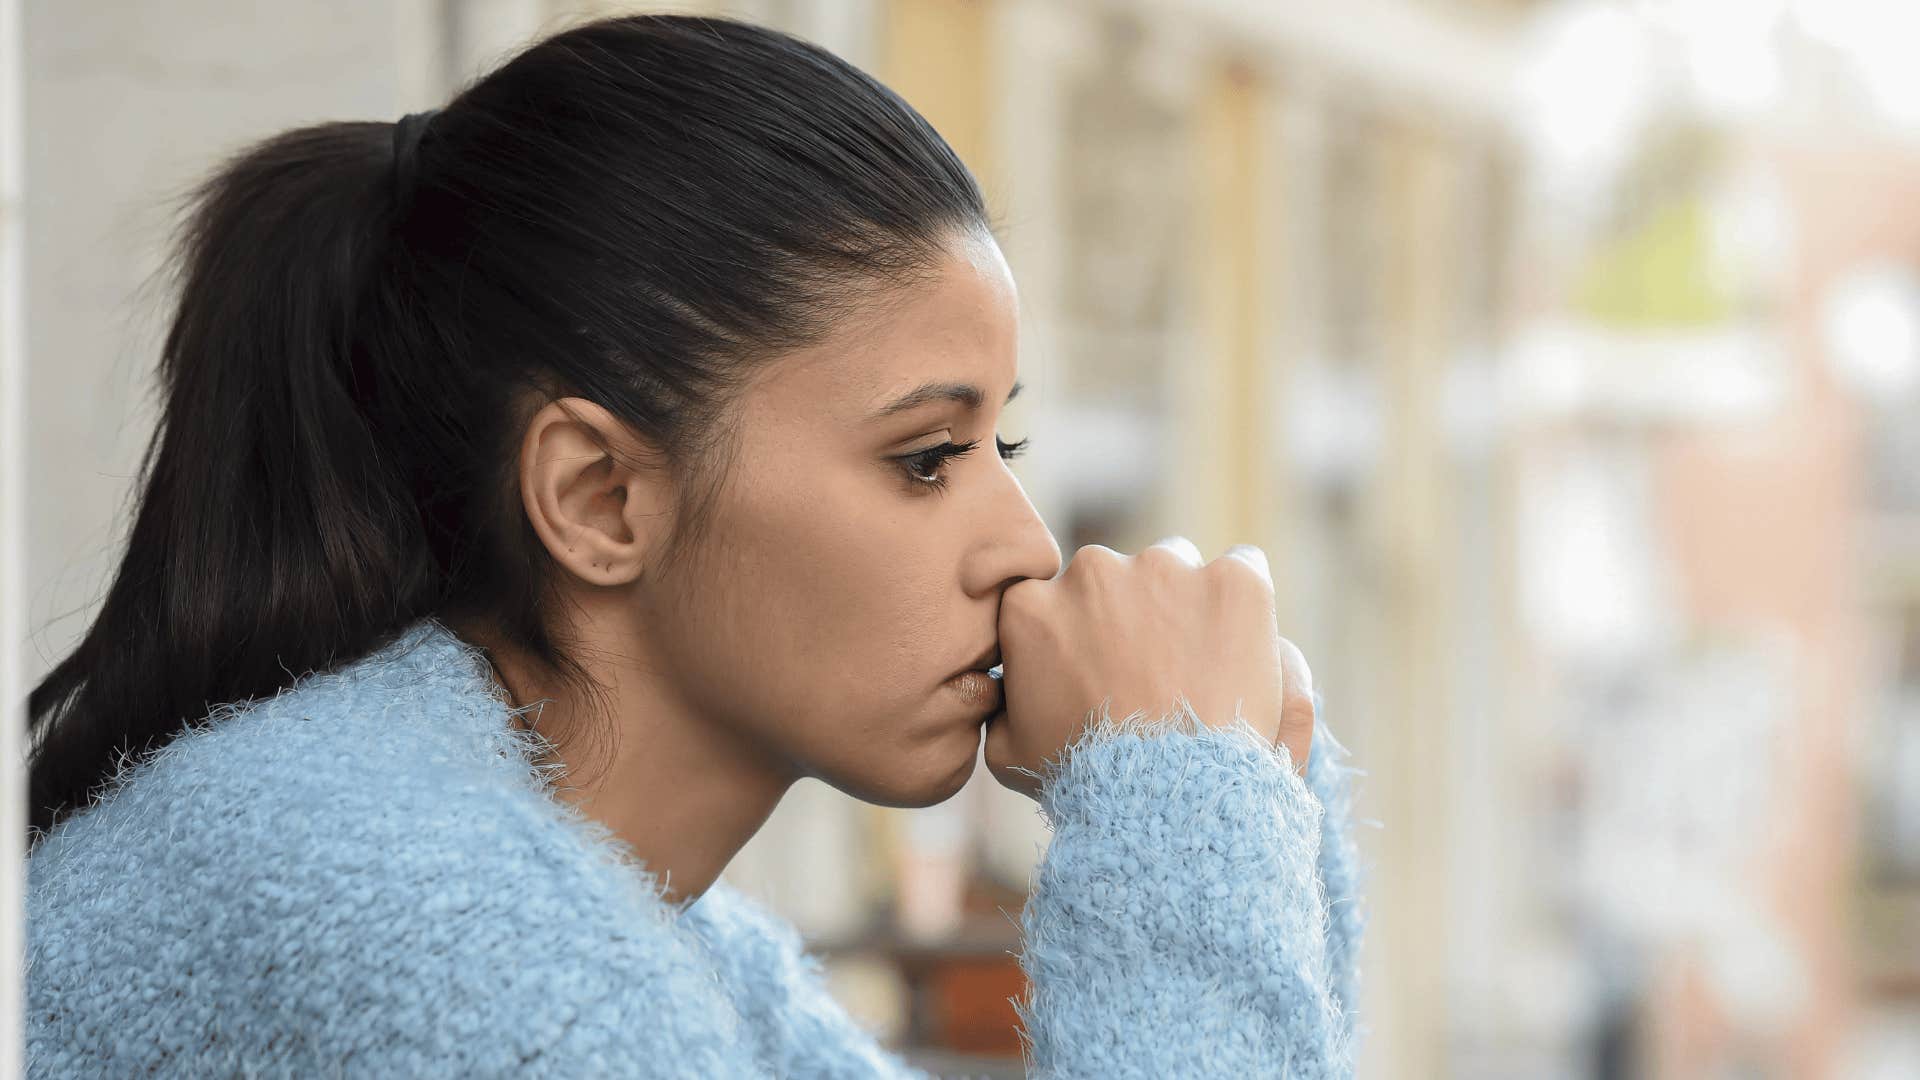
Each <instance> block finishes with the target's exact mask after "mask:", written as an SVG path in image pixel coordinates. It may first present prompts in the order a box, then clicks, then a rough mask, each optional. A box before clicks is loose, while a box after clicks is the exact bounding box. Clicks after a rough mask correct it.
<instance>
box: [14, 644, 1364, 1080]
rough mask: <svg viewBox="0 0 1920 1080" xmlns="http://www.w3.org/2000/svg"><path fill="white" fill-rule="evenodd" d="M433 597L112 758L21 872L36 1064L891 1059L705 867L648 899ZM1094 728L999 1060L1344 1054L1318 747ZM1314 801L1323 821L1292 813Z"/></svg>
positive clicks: (193, 1072) (1349, 990)
mask: <svg viewBox="0 0 1920 1080" xmlns="http://www.w3.org/2000/svg"><path fill="white" fill-rule="evenodd" d="M542 749H544V740H542V739H541V737H540V736H538V735H536V734H533V733H530V732H525V731H521V730H518V729H516V728H513V727H512V726H511V725H510V723H509V708H508V704H507V703H506V702H505V701H504V700H502V699H501V698H500V697H498V696H497V694H496V691H495V689H494V686H493V683H492V682H491V680H490V679H489V678H488V675H487V668H486V666H485V661H484V660H483V659H481V657H480V654H479V653H477V652H476V651H474V650H473V649H472V648H471V647H469V646H468V645H467V644H466V643H465V642H463V641H461V640H460V639H459V638H457V637H455V636H454V635H453V634H452V633H450V632H449V631H448V630H447V629H446V628H445V627H444V626H442V625H441V624H440V623H438V622H436V621H433V620H422V621H420V622H418V623H416V624H414V625H413V626H412V627H410V628H409V629H408V631H407V632H406V633H405V634H404V635H403V636H402V637H401V638H400V639H399V640H397V641H396V642H394V643H393V644H391V645H389V646H387V647H386V648H384V649H381V650H379V651H376V652H374V653H372V654H370V655H368V656H366V657H363V658H361V659H359V660H357V661H355V662H353V663H350V664H346V665H343V666H341V667H340V668H338V669H337V670H335V671H332V672H326V673H318V674H308V675H307V676H305V677H303V678H301V679H300V680H298V681H297V682H296V683H294V685H292V686H291V687H289V688H287V689H285V690H283V691H281V692H280V693H279V694H278V695H277V696H275V697H273V698H263V699H260V700H259V701H256V702H253V703H250V704H240V705H228V706H223V707H222V708H220V709H217V710H215V711H214V713H213V715H212V716H211V717H209V718H208V719H207V720H205V721H203V722H202V723H200V724H198V725H196V726H195V727H194V728H193V729H192V730H190V731H188V732H187V733H185V734H183V735H181V736H180V737H179V738H177V739H176V740H174V741H173V742H172V743H170V744H168V745H167V746H166V747H165V748H164V749H163V750H161V751H159V752H158V753H156V754H154V755H152V756H151V757H149V758H147V759H146V760H144V761H141V762H139V763H137V764H135V765H133V766H131V767H127V768H124V769H123V771H122V773H121V775H120V776H119V777H118V778H117V780H116V785H115V787H114V788H113V789H112V792H111V794H110V796H109V797H107V798H105V799H103V800H100V801H98V802H96V803H94V804H93V805H92V806H90V807H89V808H88V809H86V810H85V811H84V812H82V813H80V814H77V815H75V816H73V817H72V818H69V819H68V820H66V821H64V822H62V823H61V824H60V825H59V826H57V827H56V828H55V829H53V830H52V831H51V832H49V833H48V834H47V835H46V836H45V837H43V838H42V839H41V841H40V843H39V845H38V846H37V847H36V848H35V850H34V853H33V856H32V858H31V859H30V861H29V866H28V891H27V970H26V976H27V1017H26V1019H27V1062H28V1074H29V1075H30V1076H34V1077H42V1076H44V1077H65V1076H112V1077H124V1076H134V1075H164V1076H192V1077H208V1076H300V1077H315V1076H351V1077H361V1076H370V1077H388V1076H392V1077H428V1076H448V1077H456V1076H457V1077H496V1076H497V1077H505V1076H514V1077H522V1076H554V1077H594V1076H608V1077H651V1076H676V1077H678V1076H686V1077H703V1078H705V1077H719V1078H725V1077H764V1076H781V1077H923V1076H925V1074H924V1073H922V1072H919V1071H916V1070H914V1069H913V1068H911V1067H909V1065H908V1064H907V1063H906V1062H904V1061H903V1060H901V1059H900V1058H899V1057H897V1056H895V1055H894V1054H892V1053H890V1052H888V1051H887V1050H886V1049H885V1048H884V1047H882V1046H880V1045H879V1044H878V1043H877V1042H876V1041H875V1039H874V1038H873V1037H871V1036H870V1035H869V1034H868V1033H867V1032H866V1031H864V1030H863V1029H862V1028H861V1027H860V1026H859V1025H857V1024H856V1023H854V1022H853V1021H852V1020H851V1019H850V1017H849V1016H848V1015H847V1014H846V1013H845V1012H843V1011H842V1010H841V1008H840V1007H839V1005H838V1004H837V1003H836V1001H835V1000H834V999H833V998H832V997H831V996H830V994H829V993H828V992H827V990H826V986H825V982H824V980H823V977H822V972H821V968H820V966H819V964H818V961H817V960H816V959H815V958H814V957H813V956H811V955H810V954H808V953H806V952H805V951H804V950H803V948H802V941H801V939H800V936H799V934H798V933H797V932H796V931H795V929H794V928H793V926H792V925H791V924H789V923H787V922H785V921H784V920H782V919H780V918H779V917H778V916H776V915H774V914H773V913H772V912H770V911H768V910H767V909H766V908H764V907H762V906H760V905H758V904H756V903H755V902H753V901H751V900H750V899H749V898H748V897H746V896H745V895H744V894H742V893H740V892H738V891H737V890H735V889H734V888H733V887H732V886H730V885H728V884H727V883H726V882H725V881H724V880H722V881H719V882H716V883H715V884H714V885H713V886H712V887H711V888H710V889H708V890H707V891H706V893H705V894H704V895H703V896H701V897H700V898H699V899H698V900H696V901H694V902H693V903H692V904H690V905H680V906H676V905H673V904H670V903H668V902H667V901H665V900H664V899H663V898H662V895H661V890H660V888H659V885H658V882H657V879H655V878H654V877H653V876H652V875H651V874H650V873H647V872H646V871H645V870H644V869H643V868H642V867H641V864H640V863H639V862H638V861H637V860H636V859H635V858H634V856H633V854H632V851H631V849H629V848H627V847H626V846H625V845H624V844H622V843H621V842H620V841H618V840H617V839H616V838H614V837H613V835H612V834H611V833H610V832H608V831H607V830H606V829H605V828H604V827H602V826H600V825H599V824H598V823H596V822H594V821H593V820H592V819H590V818H587V817H585V816H584V815H582V814H581V813H580V812H579V811H577V810H575V809H574V808H573V807H572V806H571V804H569V803H566V802H565V801H563V800H560V799H558V798H556V797H554V795H553V794H552V791H551V788H550V787H549V786H548V785H549V784H550V783H551V779H552V778H551V776H550V775H549V770H550V769H552V768H557V766H551V767H547V768H546V769H543V768H542V767H540V766H537V765H534V764H533V762H534V761H535V760H536V759H537V758H538V756H539V754H540V752H541V750H542ZM1344 753H1345V752H1344V751H1343V750H1341V749H1340V748H1339V746H1338V744H1337V743H1335V742H1334V740H1333V738H1332V736H1331V734H1330V733H1329V732H1328V731H1327V730H1326V728H1325V726H1324V724H1323V725H1321V727H1320V729H1319V731H1318V732H1317V734H1316V736H1315V738H1314V741H1313V749H1312V752H1311V754H1310V755H1309V761H1308V765H1309V768H1308V776H1307V779H1306V781H1305V782H1304V783H1303V782H1302V780H1301V778H1300V777H1299V776H1298V775H1297V774H1296V773H1295V772H1294V770H1293V769H1292V767H1291V766H1290V764H1289V762H1288V758H1287V754H1286V750H1285V748H1284V747H1276V746H1275V745H1274V744H1273V743H1271V742H1269V741H1267V740H1265V739H1263V738H1262V737H1261V736H1259V735H1258V734H1257V733H1255V732H1254V731H1253V729H1252V728H1250V727H1248V726H1246V725H1245V724H1244V723H1236V725H1235V726H1234V727H1231V728H1213V727H1207V726H1205V725H1200V724H1196V723H1194V722H1193V718H1192V717H1191V715H1184V716H1183V715H1182V714H1178V713H1176V714H1174V717H1173V718H1169V719H1165V720H1162V721H1160V722H1158V723H1156V724H1155V725H1153V726H1151V727H1149V728H1123V727H1121V726H1119V725H1117V724H1115V723H1114V722H1113V721H1112V720H1111V719H1110V718H1104V717H1103V718H1102V720H1101V722H1100V723H1099V724H1098V725H1096V726H1094V727H1092V728H1089V729H1088V731H1087V732H1086V733H1085V734H1084V735H1083V736H1082V737H1081V738H1080V739H1079V740H1077V741H1076V742H1075V743H1074V744H1073V745H1072V746H1070V747H1068V748H1067V750H1066V751H1065V752H1063V753H1062V754H1061V755H1060V756H1059V757H1057V758H1056V759H1054V760H1053V761H1051V762H1050V763H1049V767H1048V769H1047V770H1046V771H1045V773H1044V777H1045V786H1044V787H1043V788H1042V790H1041V799H1040V810H1041V812H1042V813H1043V814H1044V815H1045V819H1046V821H1047V822H1048V823H1049V825H1050V826H1051V827H1052V829H1053V836H1052V839H1051V841H1050V843H1049V846H1048V848H1047V851H1046V854H1045V857H1044V858H1043V860H1042V862H1041V865H1040V867H1039V869H1038V871H1037V873H1036V875H1035V878H1034V881H1033V883H1032V887H1033V888H1032V894H1031V896H1030V898H1029V900H1028V903H1027V905H1026V908H1025V910H1024V912H1023V915H1022V928H1023V930H1024V933H1025V949H1024V953H1023V956H1022V961H1021V962H1022V965H1023V967H1024V968H1025V970H1026V972H1027V974H1028V976H1029V979H1030V988H1029V993H1028V996H1027V997H1025V998H1023V999H1021V1000H1018V1001H1016V1003H1015V1006H1016V1008H1017V1010H1018V1011H1019V1013H1020V1015H1021V1017H1022V1019H1023V1021H1024V1023H1025V1030H1026V1038H1027V1046H1026V1050H1027V1053H1028V1057H1029V1061H1028V1065H1029V1068H1030V1070H1031V1072H1032V1074H1033V1075H1036V1076H1060V1077H1069V1076H1070V1077H1090V1078H1091V1077H1098V1078H1102V1080H1104V1078H1109V1077H1132V1076H1140V1077H1174V1076H1221V1077H1234V1078H1236V1080H1247V1078H1251V1077H1301V1078H1317V1077H1331V1076H1348V1075H1351V1073H1352V1064H1351V1059H1352V1054H1353V1051H1354V1049H1355V1045H1356V1043H1357V1041H1358V1038H1357V1036H1356V1034H1355V1030H1356V1029H1355V1010H1354V993H1355V981H1356V980H1355V951H1356V948H1357V946H1358V944H1359V941H1360V937H1361V929H1362V924H1363V917H1362V914H1361V910H1360V903H1359V890H1358V883H1357V878H1356V867H1357V861H1356V858H1355V852H1354V849H1353V845H1352V841H1351V836H1350V833H1349V828H1348V817H1347V815H1348V810H1349V801H1350V800H1349V790H1348V785H1349V777H1350V774H1351V773H1352V772H1353V770H1351V769H1349V768H1347V767H1345V766H1343V765H1339V764H1337V763H1336V761H1335V758H1336V757H1337V756H1341V755H1344ZM1323 815H1324V819H1323Z"/></svg>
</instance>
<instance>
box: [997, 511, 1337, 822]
mask: <svg viewBox="0 0 1920 1080" xmlns="http://www.w3.org/2000/svg"><path fill="white" fill-rule="evenodd" d="M999 629H1000V657H1001V660H1002V661H1003V662H1004V664H1005V669H1004V674H1005V678H1004V679H1003V680H1002V683H1001V686H1002V689H1003V690H1004V691H1005V693H1006V706H1007V707H1006V713H1005V715H1003V716H1001V717H1000V718H998V719H996V720H994V721H993V723H991V724H990V725H989V726H988V728H987V737H986V762H987V768H988V769H989V770H990V771H991V772H992V773H993V775H994V778H995V779H997V780H999V781H1000V783H1001V784H1003V785H1005V786H1007V787H1009V788H1012V789H1013V790H1015V791H1019V792H1022V793H1023V794H1026V795H1028V796H1029V797H1037V794H1038V786H1039V781H1038V780H1036V779H1034V778H1033V777H1030V776H1028V775H1026V774H1025V773H1022V772H1016V771H1014V768H1013V767H1015V766H1017V767H1019V768H1023V769H1027V770H1031V771H1033V772H1036V773H1037V772H1039V771H1040V768H1041V762H1042V760H1043V759H1047V758H1051V757H1053V756H1055V755H1057V754H1058V753H1059V751H1060V750H1061V749H1063V748H1064V747H1065V746H1066V745H1067V744H1068V743H1070V742H1072V741H1073V739H1074V738H1075V737H1076V736H1077V735H1079V734H1080V733H1081V732H1082V731H1083V730H1085V729H1086V728H1087V727H1088V726H1089V724H1091V723H1092V722H1093V720H1094V719H1095V718H1096V717H1097V715H1098V706H1099V705H1100V704H1101V702H1102V701H1103V700H1107V699H1111V701H1110V703H1109V707H1108V712H1109V714H1110V715H1111V716H1112V717H1113V719H1115V720H1120V719H1122V718H1124V717H1126V716H1127V715H1129V714H1130V713H1133V712H1135V711H1136V710H1141V711H1143V713H1144V715H1143V716H1142V717H1141V719H1142V720H1143V721H1151V720H1155V719H1158V718H1160V717H1162V716H1164V715H1166V714H1167V713H1169V712H1171V711H1172V710H1173V709H1174V707H1175V698H1176V695H1180V696H1184V697H1185V698H1186V699H1187V700H1188V701H1189V702H1191V703H1192V705H1193V710H1194V712H1195V713H1196V714H1197V715H1198V716H1199V718H1200V720H1201V721H1202V722H1204V723H1207V724H1210V725H1213V726H1215V727H1225V726H1228V725H1229V724H1231V723H1232V722H1233V718H1234V705H1235V703H1236V702H1238V704H1239V707H1240V715H1241V716H1242V717H1244V718H1245V719H1246V721H1247V722H1248V723H1249V724H1250V725H1252V726H1253V727H1254V729H1255V730H1258V731H1259V732H1261V733H1262V734H1264V735H1266V736H1267V737H1268V738H1271V739H1274V740H1275V741H1277V742H1280V743H1282V744H1284V745H1285V746H1286V747H1287V750H1288V752H1289V753H1290V754H1291V755H1292V757H1293V763H1294V767H1295V768H1296V769H1297V770H1298V771H1300V772H1302V773H1304V772H1305V771H1306V765H1307V753H1308V750H1309V746H1310V743H1311V741H1312V738H1313V676H1312V673H1311V672H1310V671H1309V670H1308V668H1307V662H1306V658H1305V657H1304V656H1302V655H1301V654H1300V650H1299V649H1297V648H1295V647H1294V645H1293V643H1292V642H1289V641H1287V640H1286V639H1285V638H1282V637H1281V636H1280V631H1279V626H1278V624H1277V620H1276V617H1275V612H1274V597H1273V578H1272V575H1271V573H1270V572H1269V570H1268V568H1267V557H1266V554H1265V553H1264V552H1262V551H1261V550H1260V549H1259V548H1257V547H1254V546H1252V545H1250V544H1236V545H1235V546H1233V547H1232V548H1229V549H1228V550H1227V552H1226V554H1224V555H1222V556H1221V557H1220V558H1218V559H1215V560H1213V561H1212V562H1210V563H1206V564H1205V565H1202V562H1201V558H1200V552H1199V549H1197V548H1195V547H1194V545H1193V543H1192V542H1191V541H1189V540H1187V539H1186V538H1184V537H1178V536H1175V537H1169V538H1167V539H1165V540H1162V541H1160V542H1159V543H1156V544H1154V545H1153V546H1152V547H1149V548H1147V549H1146V550H1145V551H1143V552H1141V553H1140V554H1139V555H1137V556H1130V555H1122V554H1120V553H1119V552H1117V551H1114V550H1113V549H1112V548H1108V547H1102V546H1101V545H1099V544H1090V545H1087V546H1086V547H1082V548H1080V549H1079V550H1078V551H1076V552H1075V553H1074V556H1073V558H1072V560H1071V561H1070V562H1069V563H1068V565H1067V568H1066V570H1065V571H1063V572H1062V573H1061V574H1060V576H1059V577H1056V578H1054V579H1053V580H1051V581H1040V580H1037V579H1029V580H1026V581H1020V582H1016V583H1015V584H1013V585H1011V586H1009V587H1008V588H1007V591H1006V592H1005V593H1003V594H1002V595H1001V598H1000V628H999Z"/></svg>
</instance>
